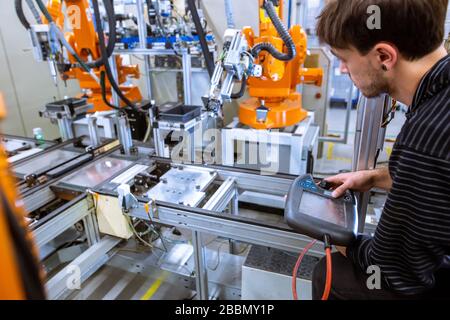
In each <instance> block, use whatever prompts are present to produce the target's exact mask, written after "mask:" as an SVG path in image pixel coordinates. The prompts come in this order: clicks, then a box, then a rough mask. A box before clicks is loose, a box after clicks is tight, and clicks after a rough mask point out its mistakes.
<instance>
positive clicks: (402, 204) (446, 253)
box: [347, 56, 450, 295]
mask: <svg viewBox="0 0 450 320" xmlns="http://www.w3.org/2000/svg"><path fill="white" fill-rule="evenodd" d="M389 172H390V175H391V178H392V182H393V184H392V189H391V191H390V193H389V194H388V197H387V200H386V204H385V206H384V210H383V213H382V215H381V218H380V221H379V224H378V226H377V229H376V231H375V235H374V236H373V237H369V236H365V235H361V236H359V237H358V239H357V241H356V242H355V244H354V245H352V246H351V247H349V248H348V249H347V255H348V257H349V258H350V259H351V260H352V261H353V262H354V263H355V264H356V265H358V266H359V267H361V268H362V270H363V271H364V272H365V271H366V270H367V267H368V266H370V265H376V266H378V267H379V268H380V270H381V274H382V277H383V280H384V283H385V285H387V287H388V288H389V289H390V290H393V291H394V292H396V293H399V294H405V295H414V294H421V293H426V292H427V291H428V290H430V289H432V288H433V287H434V285H435V278H434V274H435V273H436V271H437V270H439V269H441V268H449V272H450V56H446V57H445V58H443V59H441V60H440V61H439V62H438V63H437V64H436V65H434V66H433V67H432V69H431V70H430V71H429V72H428V73H427V74H426V75H425V76H424V77H423V78H422V80H421V82H420V84H419V87H418V89H417V91H416V94H415V96H414V100H413V103H412V105H411V106H410V108H409V110H408V112H407V114H406V122H405V124H404V125H403V127H402V130H401V132H400V134H399V136H398V138H397V141H396V143H395V145H394V148H393V151H392V155H391V157H390V160H389ZM449 290H450V284H449Z"/></svg>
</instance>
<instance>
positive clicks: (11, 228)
mask: <svg viewBox="0 0 450 320" xmlns="http://www.w3.org/2000/svg"><path fill="white" fill-rule="evenodd" d="M5 116H6V108H5V104H4V102H3V97H2V95H1V94H0V120H1V119H3V118H4V117H5ZM5 155H6V152H5V150H4V149H3V146H2V145H1V144H0V261H1V264H2V267H1V272H0V300H5V299H7V300H21V299H45V293H44V289H43V285H42V283H43V281H42V280H43V279H44V277H43V271H42V269H41V268H40V267H39V263H38V259H37V256H38V255H37V251H36V249H35V247H34V246H33V239H32V236H31V233H30V232H29V231H28V228H27V226H26V222H25V211H24V210H23V208H22V207H20V206H18V205H17V204H18V203H20V201H18V199H19V196H18V194H17V191H16V188H15V181H14V178H13V175H12V173H11V171H10V168H9V164H8V161H7V159H6V157H5Z"/></svg>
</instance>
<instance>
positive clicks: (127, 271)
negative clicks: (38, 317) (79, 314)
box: [65, 108, 405, 300]
mask: <svg viewBox="0 0 450 320" xmlns="http://www.w3.org/2000/svg"><path fill="white" fill-rule="evenodd" d="M344 118H345V110H344V109H340V108H333V109H331V110H330V111H329V114H328V124H329V133H330V134H336V135H339V134H342V133H343V130H344V120H343V119H344ZM355 119H356V111H355V110H353V111H352V113H351V121H350V123H351V125H350V132H349V138H348V143H347V144H336V143H324V146H323V157H322V158H321V159H318V160H317V162H316V163H315V175H318V176H328V175H332V174H336V173H339V172H341V171H350V170H351V161H352V155H353V140H354V136H355ZM404 120H405V116H404V113H403V112H401V111H399V112H397V114H396V117H395V118H394V120H393V121H392V122H391V124H390V125H389V127H388V129H387V135H386V143H385V148H384V150H383V152H382V153H381V154H380V157H379V165H386V164H387V161H388V158H389V155H390V153H391V151H392V145H393V142H394V140H395V138H396V136H397V134H398V133H399V132H400V129H401V126H402V125H403V122H404ZM385 197H386V195H385V194H383V193H375V194H374V195H373V197H372V198H371V202H370V205H369V210H368V214H369V216H372V217H379V214H380V213H381V210H382V207H383V205H384V201H385ZM247 214H252V213H251V211H248V212H247ZM271 219H275V220H276V219H279V220H280V221H281V219H282V217H281V216H276V215H272V217H271ZM166 231H167V230H166ZM182 233H183V234H182V236H181V238H180V239H182V238H183V239H184V241H183V242H180V241H178V242H177V241H171V242H170V243H167V241H166V243H162V242H161V240H158V241H156V242H155V247H154V248H152V249H150V248H148V247H144V246H142V245H140V244H137V243H135V242H134V241H128V242H127V243H125V244H123V245H122V246H119V248H118V249H117V251H116V253H115V254H114V256H113V257H112V258H111V259H110V261H109V262H108V263H107V264H106V265H104V266H103V267H101V268H100V269H99V270H98V271H97V272H96V273H94V275H92V276H91V277H90V278H89V279H88V280H87V281H85V282H84V283H83V284H82V287H81V288H80V290H75V291H73V292H72V293H71V294H69V295H68V296H66V297H65V298H66V299H75V300H78V299H82V300H84V299H87V300H92V299H104V300H114V299H121V300H128V299H132V300H150V299H173V300H189V299H197V296H196V293H195V277H194V272H193V270H194V262H193V258H192V246H191V245H190V242H189V237H190V234H189V232H188V231H183V232H182ZM170 236H171V235H168V236H167V239H168V238H170ZM164 238H166V237H164ZM186 239H187V240H186ZM203 243H204V244H206V248H207V249H206V265H207V269H208V280H209V293H210V298H211V299H224V300H227V299H240V297H241V291H240V288H241V283H240V279H241V270H242V265H243V263H244V261H245V257H246V255H247V253H248V251H249V245H246V244H239V243H238V244H236V248H237V249H236V251H235V252H234V253H235V254H230V242H229V241H228V240H226V239H220V238H217V237H213V236H211V237H209V238H208V237H206V238H205V239H203ZM172 252H176V255H172ZM236 253H237V254H236ZM174 259H175V260H174Z"/></svg>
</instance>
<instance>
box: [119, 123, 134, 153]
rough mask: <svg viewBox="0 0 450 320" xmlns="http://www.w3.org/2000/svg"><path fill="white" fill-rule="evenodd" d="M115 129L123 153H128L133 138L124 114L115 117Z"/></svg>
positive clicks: (131, 146)
mask: <svg viewBox="0 0 450 320" xmlns="http://www.w3.org/2000/svg"><path fill="white" fill-rule="evenodd" d="M117 130H118V132H119V141H120V143H121V144H122V147H123V150H124V153H125V154H126V155H130V154H131V149H132V148H133V140H132V138H131V129H130V124H129V122H128V118H127V117H126V116H125V115H120V116H118V117H117Z"/></svg>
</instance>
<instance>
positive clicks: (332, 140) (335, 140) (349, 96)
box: [319, 81, 354, 144]
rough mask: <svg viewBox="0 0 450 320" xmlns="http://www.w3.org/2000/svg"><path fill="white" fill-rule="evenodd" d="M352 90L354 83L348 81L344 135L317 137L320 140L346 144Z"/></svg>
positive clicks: (351, 105)
mask: <svg viewBox="0 0 450 320" xmlns="http://www.w3.org/2000/svg"><path fill="white" fill-rule="evenodd" d="M353 90H354V85H353V82H351V81H350V88H349V94H348V98H347V110H346V112H345V129H344V130H345V131H344V136H343V137H342V138H329V137H319V141H320V142H333V143H343V144H347V140H348V132H349V128H350V115H351V113H352V107H353Z"/></svg>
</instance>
